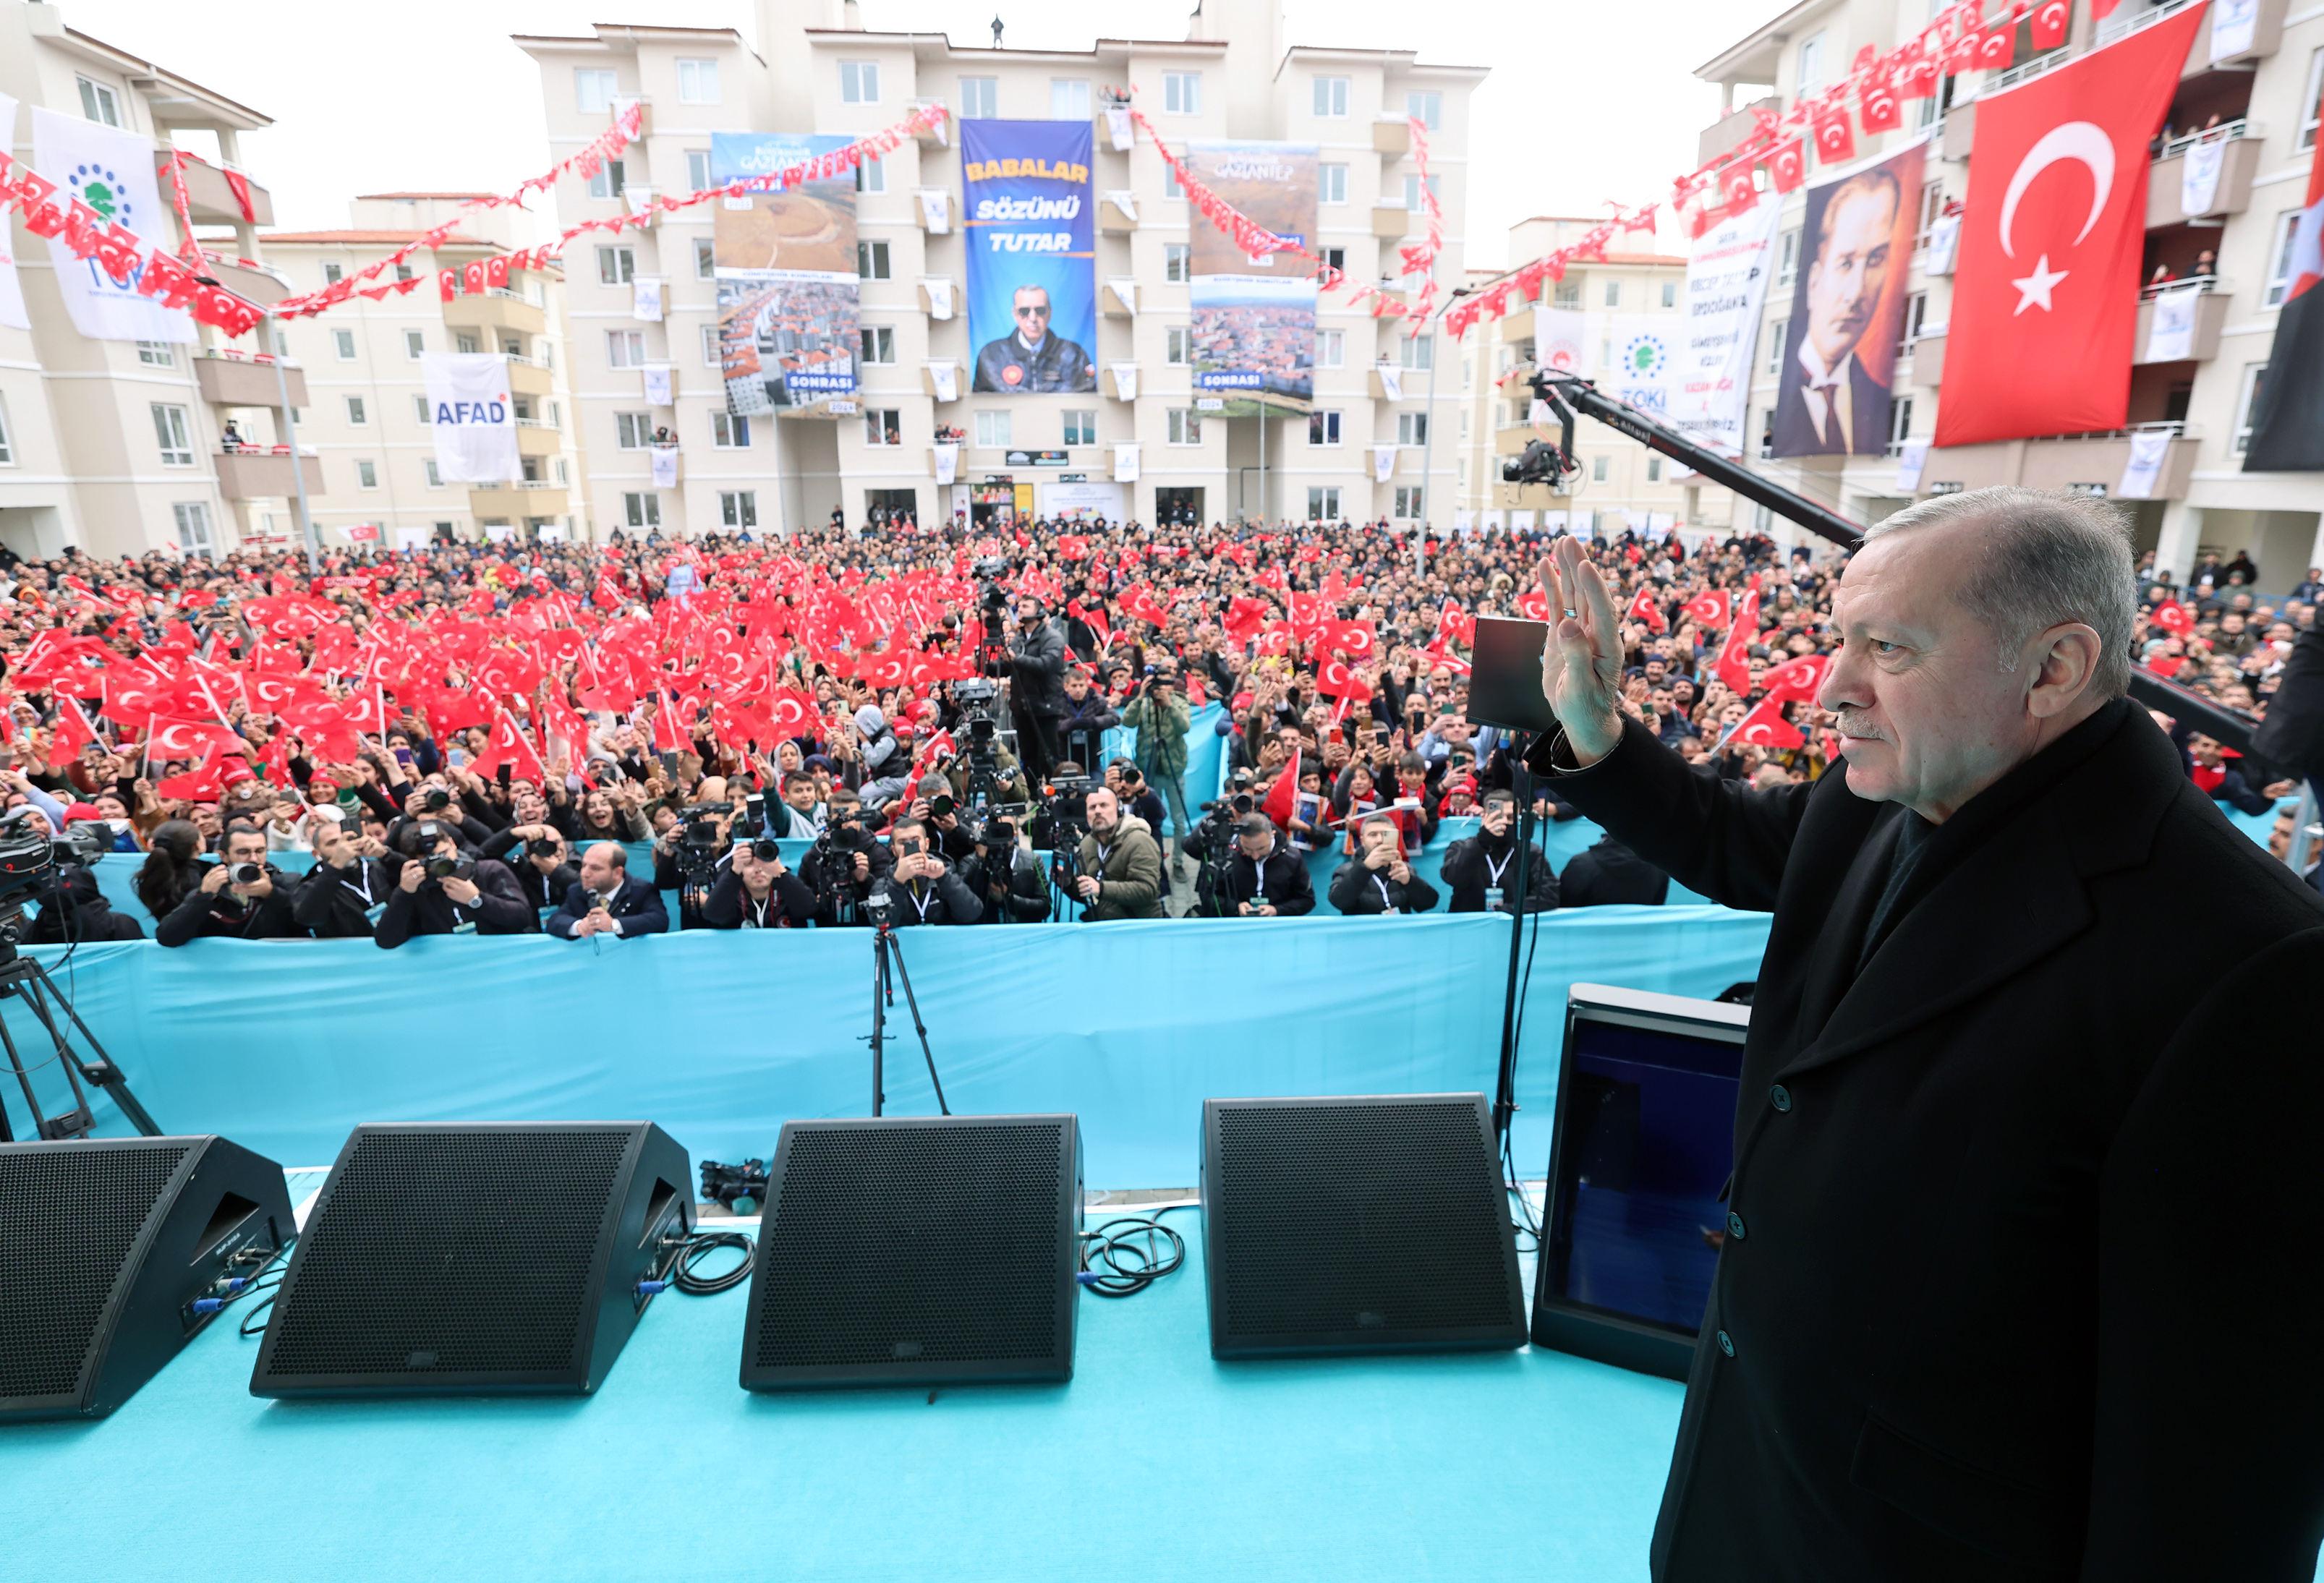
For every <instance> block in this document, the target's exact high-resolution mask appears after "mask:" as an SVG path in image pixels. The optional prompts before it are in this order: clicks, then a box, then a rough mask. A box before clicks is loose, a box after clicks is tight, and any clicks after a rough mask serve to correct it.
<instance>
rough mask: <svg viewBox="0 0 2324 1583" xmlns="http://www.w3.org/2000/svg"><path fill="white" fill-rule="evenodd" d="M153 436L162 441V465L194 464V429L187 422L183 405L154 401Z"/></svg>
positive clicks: (187, 465) (179, 465)
mask: <svg viewBox="0 0 2324 1583" xmlns="http://www.w3.org/2000/svg"><path fill="white" fill-rule="evenodd" d="M153 437H154V438H155V439H156V440H158V441H160V442H161V465H162V466H164V467H190V466H192V465H194V441H193V431H192V429H191V428H189V426H188V424H187V422H186V410H185V409H184V408H183V407H171V406H165V405H163V404H162V403H161V402H159V401H156V402H154V403H153Z"/></svg>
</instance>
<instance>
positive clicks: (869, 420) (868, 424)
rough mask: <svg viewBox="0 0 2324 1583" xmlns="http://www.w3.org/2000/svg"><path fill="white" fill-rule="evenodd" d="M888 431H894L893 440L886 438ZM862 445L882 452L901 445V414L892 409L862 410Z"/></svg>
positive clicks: (902, 416)
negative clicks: (873, 447) (874, 447)
mask: <svg viewBox="0 0 2324 1583" xmlns="http://www.w3.org/2000/svg"><path fill="white" fill-rule="evenodd" d="M890 429H893V430H894V431H895V435H896V437H895V438H894V439H890V438H888V432H889V430H890ZM863 443H864V444H865V445H867V446H876V447H877V448H878V449H881V450H883V451H884V450H889V449H891V448H893V447H895V446H900V445H902V444H903V443H904V414H903V412H902V411H901V410H899V409H897V408H894V407H866V408H864V409H863Z"/></svg>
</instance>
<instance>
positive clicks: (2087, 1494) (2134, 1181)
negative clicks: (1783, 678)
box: [1534, 700, 2324, 1583]
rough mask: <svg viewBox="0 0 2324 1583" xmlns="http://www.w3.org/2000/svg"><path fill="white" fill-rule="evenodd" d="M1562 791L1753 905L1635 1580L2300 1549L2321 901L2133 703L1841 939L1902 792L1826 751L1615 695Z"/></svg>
mask: <svg viewBox="0 0 2324 1583" xmlns="http://www.w3.org/2000/svg"><path fill="white" fill-rule="evenodd" d="M1562 747H1563V739H1562V738H1553V739H1552V740H1551V741H1548V742H1546V743H1545V744H1544V745H1543V746H1541V747H1540V748H1537V749H1536V750H1535V759H1534V762H1535V768H1538V769H1541V770H1544V771H1545V772H1553V773H1554V755H1555V754H1556V753H1557V752H1558V750H1561V749H1562ZM1556 790H1557V793H1558V795H1559V796H1561V797H1562V798H1563V797H1570V798H1571V799H1572V801H1574V802H1575V803H1578V804H1579V805H1581V806H1582V809H1583V810H1584V811H1585V812H1587V813H1588V814H1589V815H1591V817H1592V818H1594V819H1596V820H1598V821H1599V822H1600V824H1604V825H1605V826H1606V827H1607V828H1608V829H1609V831H1611V832H1613V833H1615V834H1616V835H1618V837H1620V838H1621V840H1623V841H1624V842H1627V843H1628V844H1629V845H1630V846H1632V847H1634V848H1636V849H1637V851H1639V852H1640V853H1642V854H1644V855H1645V856H1646V857H1647V858H1648V859H1650V860H1651V861H1654V862H1655V863H1656V864H1658V865H1660V866H1661V867H1662V868H1664V869H1665V870H1668V871H1669V872H1670V874H1671V875H1672V876H1673V877H1674V878H1675V879H1677V880H1678V881H1679V882H1680V883H1682V884H1683V885H1685V886H1687V887H1688V888H1691V889H1693V890H1696V891H1699V892H1701V894H1703V895H1705V896H1708V897H1712V898H1714V899H1716V900H1719V901H1722V902H1725V903H1727V904H1728V905H1729V906H1733V907H1751V908H1760V909H1766V910H1769V911H1772V912H1773V913H1774V915H1775V916H1774V919H1773V924H1772V926H1771V929H1770V932H1769V934H1768V941H1767V952H1766V960H1765V962H1763V963H1762V965H1761V967H1760V971H1759V977H1758V988H1757V995H1756V999H1755V1000H1754V1003H1753V1008H1752V1016H1751V1028H1750V1035H1749V1038H1748V1043H1747V1044H1746V1045H1745V1048H1744V1059H1743V1087H1742V1094H1741V1098H1740V1101H1739V1103H1738V1109H1737V1113H1736V1118H1735V1138H1734V1146H1735V1174H1734V1177H1733V1180H1732V1183H1730V1189H1731V1191H1730V1194H1729V1204H1728V1207H1729V1210H1732V1211H1733V1214H1734V1216H1735V1219H1733V1220H1731V1221H1730V1222H1729V1228H1728V1235H1727V1238H1726V1241H1725V1245H1724V1247H1722V1249H1721V1251H1720V1257H1719V1266H1718V1273H1717V1275H1716V1278H1715V1279H1714V1281H1713V1284H1712V1287H1711V1302H1710V1306H1709V1311H1708V1312H1707V1313H1706V1315H1705V1316H1704V1320H1703V1326H1702V1335H1701V1342H1700V1343H1699V1345H1698V1346H1697V1348H1696V1349H1695V1356H1694V1364H1693V1368H1692V1375H1691V1376H1690V1378H1689V1379H1688V1382H1687V1393H1686V1404H1685V1408H1684V1411H1683V1414H1682V1417H1681V1422H1680V1427H1679V1435H1678V1443H1677V1447H1676V1450H1675V1451H1674V1455H1673V1458H1672V1463H1671V1472H1670V1478H1669V1482H1668V1484H1667V1486H1666V1487H1665V1491H1664V1496H1663V1505H1662V1512H1661V1515H1660V1518H1659V1519H1658V1521H1657V1523H1656V1524H1655V1541H1654V1548H1653V1551H1652V1556H1651V1561H1652V1568H1653V1573H1654V1576H1655V1578H1657V1579H1659V1580H1663V1583H1704V1580H1710V1579H1730V1578H1731V1579H1735V1580H1737V1583H1745V1580H1748V1583H1771V1580H1775V1579H1816V1580H1821V1579H1830V1580H1831V1583H1842V1580H1847V1583H1857V1580H1859V1579H1872V1578H1878V1579H1882V1580H1884V1583H1918V1580H1927V1583H1939V1580H1942V1583H1957V1580H1960V1579H1964V1578H2008V1579H2033V1578H2040V1579H2058V1580H2061V1583H2062V1580H2064V1579H2091V1580H2096V1579H2106V1580H2107V1583H2149V1580H2151V1583H2183V1580H2184V1579H2188V1578H2220V1579H2227V1578H2234V1579H2236V1580H2237V1583H2261V1580H2271V1583H2272V1580H2274V1579H2290V1578H2302V1579H2305V1578H2309V1577H2310V1575H2311V1574H2312V1572H2313V1570H2314V1568H2315V1566H2316V1559H2317V1550H2318V1546H2319V1541H2324V1348H2319V1345H2318V1343H2317V1340H2316V1337H2315V1333H2314V1329H2313V1326H2314V1321H2315V1315H2316V1314H2317V1312H2318V1311H2319V1308H2324V1277H2319V1267H2318V1263H2317V1260H2316V1259H2315V1257H2314V1256H2313V1244H2314V1240H2315V1219H2316V1210H2315V1195H2314V1176H2315V1171H2314V1165H2315V1161H2316V1159H2317V1157H2318V1146H2317V1141H2316V1127H2317V1118H2318V1117H2319V1115H2324V1051H2319V1041H2318V1038H2317V1026H2316V1017H2315V1009H2314V1008H2315V1004H2316V999H2317V995H2318V992H2319V987H2324V906H2319V898H2318V897H2317V895H2316V893H2315V892H2313V891H2311V890H2307V889H2305V888H2302V887H2301V886H2300V885H2299V884H2298V883H2297V882H2296V881H2295V880H2294V879H2292V875H2291V874H2290V873H2289V872H2288V871H2287V870H2285V869H2284V868H2283V867H2282V865H2281V864H2278V863H2275V862H2273V861H2270V860H2269V859H2268V858H2267V856H2266V854H2265V853H2264V852H2263V851H2261V850H2260V849H2259V848H2258V847H2257V846H2256V845H2255V844H2254V843H2253V842H2251V841H2250V840H2249V839H2248V838H2247V837H2246V836H2245V835H2243V834H2242V833H2239V832H2238V831H2236V829H2235V828H2234V827H2233V826H2232V825H2230V824H2228V823H2227V820H2226V819H2225V818H2224V817H2222V816H2221V815H2220V814H2219V813H2218V809H2217V808H2215V807H2214V806H2213V805H2212V804H2211V800H2210V799H2209V797H2207V796H2203V795H2202V794H2201V793H2200V792H2199V791H2198V790H2197V789H2196V788H2195V787H2194V786H2193V785H2192V784H2191V783H2190V782H2189V781H2188V780H2187V778H2185V777H2184V776H2183V775H2182V774H2181V773H2180V768H2179V760H2178V754H2177V753H2176V752H2175V751H2174V750H2173V749H2172V745H2171V742H2170V740H2169V739H2168V738H2167V737H2165V736H2164V735H2163V732H2161V731H2159V730H2157V729H2156V728H2155V727H2154V725H2153V722H2152V721H2151V720H2150V719H2149V717H2148V716H2147V715H2146V714H2145V713H2144V712H2143V711H2138V710H2134V709H2132V708H2130V707H2129V706H2128V705H2127V704H2125V703H2123V702H2122V701H2119V700H2117V701H2116V702H2115V703H2113V704H2108V705H2107V707H2106V708H2105V709H2104V710H2102V711H2101V712H2100V713H2099V714H2098V715H2097V716H2094V717H2093V718H2092V719H2091V720H2089V721H2087V722H2084V723H2083V724H2082V725H2081V726H2080V727H2077V728H2076V729H2075V731H2074V732H2070V733H2068V734H2067V735H2066V736H2065V737H2063V738H2061V739H2060V740H2059V741H2057V742H2056V743H2054V744H2052V746H2051V747H2050V748H2048V749H2046V750H2044V751H2043V752H2042V753H2039V754H2036V755H2035V756H2034V758H2033V759H2031V760H2029V761H2028V762H2027V763H2026V764H2024V765H2023V766H2020V767H2019V768H2017V769H2016V770H2014V771H2012V772H2011V774H2010V775H2009V776H2007V777H2005V778H2004V779H2003V780H2002V781H2000V782H1998V783H1997V784H1996V785H1995V786H1994V787H1990V788H1988V789H1987V792H1985V793H1984V794H1981V795H1980V796H1979V797H1978V798H1975V799H1972V800H1971V802H1970V803H1969V804H1968V805H1966V806H1964V808H1963V809H1962V810H1961V811H1960V813H1958V814H1956V815H1954V816H1953V818H1952V819H1951V820H1949V821H1948V822H1947V823H1946V824H1944V825H1942V826H1940V827H1938V829H1937V831H1936V833H1935V834H1934V835H1932V837H1931V838H1930V841H1929V843H1928V845H1927V847H1926V848H1925V849H1924V851H1923V854H1922V857H1923V863H1922V866H1921V871H1920V873H1919V879H1920V880H1921V881H1924V883H1918V884H1916V887H1915V888H1914V889H1911V890H1908V891H1907V901H1906V904H1905V906H1904V908H1903V910H1902V911H1901V913H1898V914H1896V915H1895V917H1894V921H1893V923H1892V925H1891V926H1890V927H1889V928H1888V929H1887V930H1886V932H1885V934H1884V935H1883V936H1882V937H1881V938H1880V939H1879V940H1878V941H1877V944H1876V947H1875V949H1873V950H1872V952H1871V953H1870V954H1869V956H1868V958H1867V959H1866V960H1865V961H1864V962H1863V965H1862V967H1861V970H1860V971H1858V955H1859V952H1860V950H1861V948H1862V946H1863V943H1864V942H1865V940H1866V938H1867V925H1868V924H1869V922H1870V920H1871V918H1872V916H1873V913H1874V910H1875V907H1876V904H1877V902H1878V900H1879V897H1880V893H1881V890H1882V888H1883V885H1884V883H1885V881H1886V879H1887V876H1888V870H1889V867H1890V863H1889V856H1890V853H1891V851H1893V849H1894V848H1895V842H1896V835H1897V832H1898V830H1899V828H1900V821H1901V820H1903V819H1904V818H1906V817H1910V816H1912V815H1910V812H1909V810H1907V809H1905V808H1904V807H1903V806H1902V805H1895V804H1880V803H1873V802H1868V801H1866V800H1865V799H1863V798H1861V797H1858V796H1855V795H1854V794H1853V793H1851V792H1850V791H1849V789H1848V787H1847V784H1846V778H1845V774H1844V767H1835V769H1834V770H1833V771H1832V772H1828V773H1827V774H1825V775H1824V776H1823V777H1822V778H1821V779H1820V780H1818V781H1816V782H1814V783H1813V784H1812V785H1804V786H1798V787H1782V788H1775V789H1772V790H1769V791H1766V792H1754V791H1749V790H1747V789H1745V788H1743V787H1739V786H1738V785H1735V784H1733V783H1729V782H1726V781H1720V780H1715V779H1711V778H1707V777H1704V776H1701V775H1697V774H1694V773H1693V772H1692V771H1691V770H1689V769H1687V768H1684V766H1683V764H1682V763H1681V762H1680V760H1679V759H1678V757H1677V755H1676V754H1674V753H1672V752H1671V751H1670V750H1668V749H1666V748H1665V747H1663V746H1662V745H1661V744H1660V743H1659V742H1657V741H1655V739H1654V736H1653V735H1652V733H1651V732H1647V731H1646V730H1645V728H1644V727H1642V726H1640V725H1637V723H1635V722H1632V723H1628V724H1627V725H1626V726H1625V727H1624V735H1623V739H1622V741H1621V742H1620V744H1619V746H1618V747H1617V748H1616V750H1614V752H1613V753H1612V754H1611V755H1609V757H1608V758H1606V759H1601V760H1600V762H1599V763H1598V764H1596V765H1594V766H1592V767H1591V768H1588V769H1586V770H1582V771H1580V772H1578V773H1572V774H1567V775H1563V776H1560V777H1558V779H1557V781H1556ZM1988 798H1990V799H1993V800H1992V801H1990V802H1988V801H1987V799H1988ZM1980 805H1983V806H1982V807H1980ZM1956 827H1959V830H1960V833H1961V836H1960V839H1953V838H1952V835H1951V833H1953V832H1955V830H1956ZM1980 830H1981V832H1982V833H1981V836H1980V835H1979V834H1978V832H1979V831H1980Z"/></svg>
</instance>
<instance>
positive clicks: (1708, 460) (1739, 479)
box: [1530, 372, 2259, 755]
mask: <svg viewBox="0 0 2324 1583" xmlns="http://www.w3.org/2000/svg"><path fill="white" fill-rule="evenodd" d="M1530 383H1531V384H1532V386H1533V393H1534V394H1535V396H1536V397H1538V398H1540V399H1541V400H1543V401H1545V402H1546V403H1548V406H1549V410H1551V411H1552V412H1553V413H1554V414H1556V416H1557V419H1558V428H1559V445H1558V462H1559V477H1560V478H1562V477H1563V475H1564V474H1567V473H1571V472H1572V471H1573V470H1574V467H1575V465H1576V464H1575V463H1574V461H1573V424H1574V414H1575V413H1577V412H1579V413H1581V414H1582V415H1583V416H1585V417H1589V418H1594V419H1597V420H1598V421H1599V422H1600V423H1602V424H1604V425H1606V427H1607V428H1611V429H1614V430H1616V431H1617V432H1618V433H1621V434H1625V435H1628V437H1630V438H1632V439H1634V440H1637V442H1638V443H1639V444H1640V445H1643V446H1646V447H1647V448H1648V449H1649V450H1655V451H1660V452H1661V453H1662V454H1663V455H1664V456H1668V457H1670V458H1671V459H1672V460H1673V461H1675V462H1681V463H1683V464H1684V465H1686V466H1688V467H1689V468H1692V470H1693V471H1695V472H1697V473H1700V474H1702V475H1703V476H1704V477H1705V478H1708V479H1710V480H1711V481H1712V482H1713V483H1723V484H1725V485H1726V486H1727V487H1728V488H1729V489H1731V490H1733V491H1734V492H1736V493H1737V494H1738V495H1741V496H1742V497H1743V498H1744V499H1745V500H1748V501H1750V502H1753V503H1754V504H1756V505H1762V506H1765V507H1766V508H1767V509H1768V510H1769V511H1773V512H1775V515H1777V516H1779V517H1782V518H1784V519H1785V520H1789V521H1793V522H1796V523H1798V524H1799V525H1800V526H1801V527H1803V528H1805V529H1808V530H1809V531H1810V532H1811V533H1815V534H1819V535H1821V537H1823V538H1828V539H1830V540H1831V542H1833V543H1834V544H1837V545H1840V547H1842V548H1846V549H1851V550H1852V549H1855V548H1858V547H1860V546H1861V545H1862V544H1863V543H1864V530H1863V529H1860V528H1858V526H1857V525H1856V524H1855V523H1853V522H1850V521H1849V520H1848V519H1847V518H1845V517H1842V516H1840V514H1839V513H1837V512H1835V511H1830V510H1827V509H1826V508H1824V507H1822V506H1820V505H1818V504H1816V503H1815V502H1813V501H1812V500H1809V499H1808V498H1807V497H1806V496H1805V495H1802V494H1798V493H1795V492H1793V491H1791V490H1788V489H1785V488H1784V486H1783V485H1782V484H1780V483H1774V482H1773V481H1771V480H1769V479H1766V478H1763V477H1761V476H1760V475H1759V474H1757V473H1754V472H1752V471H1751V470H1750V469H1749V468H1748V467H1746V466H1744V465H1742V464H1741V463H1739V462H1736V461H1734V460H1732V459H1730V458H1729V457H1726V456H1720V454H1719V453H1718V452H1717V451H1714V450H1711V448H1709V447H1708V446H1704V445H1702V444H1701V443H1700V442H1699V441H1697V440H1695V439H1693V438H1692V437H1690V436H1688V435H1685V434H1683V433H1682V432H1680V431H1679V430H1678V429H1675V428H1671V427H1670V426H1669V425H1668V424H1666V423H1664V422H1663V421H1662V420H1661V419H1657V418H1655V417H1654V416H1653V415H1651V414H1649V413H1646V412H1643V411H1641V410H1638V409H1637V408H1636V407H1633V406H1631V405H1630V404H1629V403H1628V402H1627V401H1620V400H1615V399H1614V398H1613V397H1611V396H1609V395H1606V394H1605V393H1603V392H1602V391H1600V390H1599V389H1598V388H1597V387H1596V386H1595V385H1593V384H1591V382H1589V381H1588V380H1585V379H1582V378H1579V377H1577V376H1575V375H1573V374H1570V373H1545V372H1544V373H1535V374H1534V375H1533V376H1532V378H1531V380H1530ZM1552 482H1555V481H1554V480H1553V481H1552ZM2130 695H2131V696H2132V697H2134V698H2135V699H2137V700H2138V701H2139V702H2140V703H2141V704H2144V705H2146V707H2148V708H2149V709H2159V710H2161V711H2162V712H2163V713H2165V714H2168V715H2170V716H2171V717H2172V719H2174V720H2178V721H2181V722H2184V723H2186V724H2188V725H2190V726H2192V727H2194V728H2195V729H2197V730H2199V731H2200V732H2202V733H2203V734H2204V735H2205V736H2208V737H2210V738H2212V739H2214V740H2215V741H2218V742H2219V743H2221V744H2222V745H2224V746H2226V747H2229V748H2233V749H2235V750H2236V751H2237V752H2240V753H2243V754H2246V755H2249V754H2250V753H2251V739H2252V732H2253V731H2254V730H2255V729H2256V728H2257V726H2258V724H2259V722H2257V721H2256V720H2254V719H2252V718H2251V717H2250V716H2248V715H2246V714H2243V713H2239V712H2238V711H2236V710H2232V709H2229V708H2227V706H2226V705H2225V704H2218V703H2215V702H2214V701H2212V700H2211V699H2209V698H2206V697H2204V696H2203V695H2201V694H2200V693H2197V692H2195V691H2193V690H2191V689H2190V688H2187V687H2182V686H2179V685H2178V684H2177V683H2176V682H2172V681H2167V680H2165V679H2164V678H2163V677H2162V676H2156V675H2155V674H2154V673H2153V671H2150V670H2145V669H2142V668H2140V667H2132V669H2131V673H2130Z"/></svg>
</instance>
